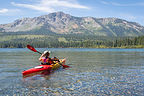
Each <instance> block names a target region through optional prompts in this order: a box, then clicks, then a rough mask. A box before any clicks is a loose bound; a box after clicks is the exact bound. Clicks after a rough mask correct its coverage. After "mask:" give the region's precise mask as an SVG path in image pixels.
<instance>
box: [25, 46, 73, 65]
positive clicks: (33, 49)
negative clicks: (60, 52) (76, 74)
mask: <svg viewBox="0 0 144 96" xmlns="http://www.w3.org/2000/svg"><path fill="white" fill-rule="evenodd" d="M27 48H28V49H30V50H31V51H33V52H37V53H39V54H42V53H41V52H39V51H37V50H36V49H35V48H34V47H32V46H31V45H27ZM59 64H60V65H62V66H63V68H68V67H70V66H68V65H64V64H61V63H59Z"/></svg>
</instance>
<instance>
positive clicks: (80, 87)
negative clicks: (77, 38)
mask: <svg viewBox="0 0 144 96" xmlns="http://www.w3.org/2000/svg"><path fill="white" fill-rule="evenodd" d="M37 50H39V51H41V52H43V51H44V50H46V49H44V48H42V49H37ZM48 50H50V51H52V53H51V57H53V56H57V57H58V58H65V57H66V58H67V61H66V65H69V66H71V68H67V69H62V68H60V69H59V70H57V71H55V72H54V73H52V74H50V75H40V74H38V75H34V76H31V77H27V78H23V76H22V74H21V72H22V71H23V70H26V69H29V68H32V67H35V66H36V65H39V64H40V63H39V61H38V58H39V56H40V55H39V54H38V53H34V52H31V51H30V50H28V49H24V48H23V49H3V48H1V49H0V95H1V96H13V95H14V96H15V95H16V96H27V95H28V96H47V95H48V96H49V95H50V96H83V95H84V96H104V95H112V96H116V95H119V96H121V95H125V96H143V95H144V91H143V90H144V59H143V58H144V49H77V48H68V49H67V48H51V49H48Z"/></svg>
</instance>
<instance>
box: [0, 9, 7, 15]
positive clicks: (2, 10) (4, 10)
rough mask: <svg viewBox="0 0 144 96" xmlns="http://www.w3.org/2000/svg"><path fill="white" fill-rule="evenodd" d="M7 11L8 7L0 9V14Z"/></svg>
mask: <svg viewBox="0 0 144 96" xmlns="http://www.w3.org/2000/svg"><path fill="white" fill-rule="evenodd" d="M7 12H8V9H0V14H1V13H7Z"/></svg>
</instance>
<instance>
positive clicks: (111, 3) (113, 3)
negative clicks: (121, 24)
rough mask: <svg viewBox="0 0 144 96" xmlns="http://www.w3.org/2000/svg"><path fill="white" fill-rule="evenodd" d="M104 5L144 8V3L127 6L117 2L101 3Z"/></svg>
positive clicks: (128, 4)
mask: <svg viewBox="0 0 144 96" xmlns="http://www.w3.org/2000/svg"><path fill="white" fill-rule="evenodd" d="M101 3H102V4H105V5H113V6H144V2H137V3H127V4H124V3H123V4H122V3H117V2H106V1H101Z"/></svg>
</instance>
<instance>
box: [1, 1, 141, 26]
mask: <svg viewBox="0 0 144 96" xmlns="http://www.w3.org/2000/svg"><path fill="white" fill-rule="evenodd" d="M59 11H62V12H64V13H66V14H70V15H72V16H77V17H87V16H90V17H96V18H108V17H115V18H120V19H124V20H127V21H131V22H137V23H139V24H141V25H142V26H144V0H0V24H7V23H11V22H14V20H17V19H21V18H26V17H28V18H33V17H38V16H42V15H47V14H49V13H53V12H59Z"/></svg>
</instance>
